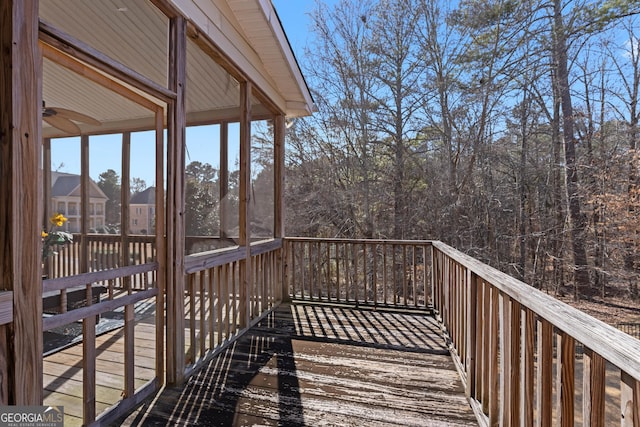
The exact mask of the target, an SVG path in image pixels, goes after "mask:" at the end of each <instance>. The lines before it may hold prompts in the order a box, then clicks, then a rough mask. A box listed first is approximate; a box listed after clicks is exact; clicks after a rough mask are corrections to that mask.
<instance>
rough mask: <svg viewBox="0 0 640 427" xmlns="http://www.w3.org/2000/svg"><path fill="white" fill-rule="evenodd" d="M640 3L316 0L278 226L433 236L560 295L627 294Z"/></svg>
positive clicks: (634, 210)
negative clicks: (300, 113)
mask: <svg viewBox="0 0 640 427" xmlns="http://www.w3.org/2000/svg"><path fill="white" fill-rule="evenodd" d="M639 12H640V1H635V0H626V1H624V0H622V1H621V0H606V1H587V0H574V1H566V0H521V1H515V0H511V1H510V0H461V1H459V2H449V1H440V0H434V1H432V0H362V1H361V0H341V1H339V2H338V3H337V4H336V5H335V6H328V5H326V4H324V3H323V2H321V1H318V2H317V3H316V7H315V10H314V12H313V14H312V20H313V25H312V28H310V31H313V33H314V38H313V42H311V43H310V44H309V45H308V46H307V47H306V50H305V55H304V56H303V57H301V58H298V60H299V61H300V65H301V68H302V70H303V73H304V75H305V77H306V79H307V83H308V85H309V87H310V89H311V91H312V93H313V96H314V100H315V103H316V105H317V107H318V112H317V113H316V114H314V115H313V116H312V117H310V118H305V119H299V120H296V121H295V123H294V124H293V126H291V128H290V129H289V130H288V134H287V143H288V150H287V156H288V157H287V181H286V183H287V188H286V192H285V194H286V197H287V200H286V206H287V213H286V215H287V222H286V224H287V230H286V233H287V235H288V236H311V237H346V238H392V239H437V240H442V241H444V242H445V243H448V244H450V245H452V246H454V247H456V248H457V249H459V250H461V251H463V252H466V253H468V254H469V255H471V256H473V257H475V258H477V259H479V260H481V261H484V262H486V263H488V264H490V265H492V266H494V267H497V268H499V269H500V270H502V271H504V272H506V273H508V274H510V275H512V276H514V277H517V278H520V279H521V280H523V281H525V282H526V283H529V284H531V285H532V286H535V287H537V288H540V289H544V290H547V291H549V292H554V293H555V294H557V295H564V294H568V295H572V296H573V297H574V298H575V299H581V298H582V299H591V298H594V297H608V296H615V297H625V298H628V297H631V298H634V299H638V298H639V297H640V290H639V289H638V285H637V282H638V278H639V276H640V275H639V274H638V273H639V271H638V267H639V264H640V257H639V249H640V248H639V247H638V246H639V245H640V222H639V221H638V216H639V215H640V197H639V192H640V188H639V184H640V170H639V169H640V157H639V153H638V148H639V147H637V145H638V143H639V141H638V138H639V137H640V134H639V132H638V121H639V119H640V110H639V108H640V107H639V106H638V101H639V98H640V95H639V91H640V43H639V41H638V38H639V37H640V28H639V27H640V26H639V23H640V21H639V16H636V14H637V13H639Z"/></svg>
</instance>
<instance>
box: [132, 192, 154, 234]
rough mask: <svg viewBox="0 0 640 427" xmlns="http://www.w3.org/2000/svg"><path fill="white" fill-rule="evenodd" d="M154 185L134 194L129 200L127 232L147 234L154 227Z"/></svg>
mask: <svg viewBox="0 0 640 427" xmlns="http://www.w3.org/2000/svg"><path fill="white" fill-rule="evenodd" d="M155 219H156V187H149V188H147V189H146V190H144V191H141V192H139V193H136V194H134V195H133V196H132V197H131V201H130V202H129V233H131V234H149V233H151V232H152V230H153V229H154V227H155Z"/></svg>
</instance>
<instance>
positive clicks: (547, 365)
mask: <svg viewBox="0 0 640 427" xmlns="http://www.w3.org/2000/svg"><path fill="white" fill-rule="evenodd" d="M537 347H538V348H537V350H536V354H537V358H538V360H537V363H538V367H537V369H536V398H535V400H536V414H537V416H536V424H535V425H536V427H551V421H552V416H553V408H552V400H551V399H552V396H553V393H552V391H553V326H552V325H551V323H549V322H548V321H546V320H544V319H540V321H539V322H538V339H537Z"/></svg>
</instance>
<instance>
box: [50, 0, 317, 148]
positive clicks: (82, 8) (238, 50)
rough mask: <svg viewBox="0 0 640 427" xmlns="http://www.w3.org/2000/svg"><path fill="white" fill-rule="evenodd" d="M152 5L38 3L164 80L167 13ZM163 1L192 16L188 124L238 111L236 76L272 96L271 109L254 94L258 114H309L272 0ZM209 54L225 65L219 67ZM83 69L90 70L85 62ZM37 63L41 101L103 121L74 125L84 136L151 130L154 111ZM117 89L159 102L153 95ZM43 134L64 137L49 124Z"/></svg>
mask: <svg viewBox="0 0 640 427" xmlns="http://www.w3.org/2000/svg"><path fill="white" fill-rule="evenodd" d="M152 3H153V2H151V1H147V0H135V1H124V0H103V1H100V2H87V1H85V0H47V1H46V2H40V19H41V20H42V21H43V22H45V23H47V24H49V25H50V26H51V27H53V28H58V29H60V30H61V31H62V32H63V33H66V34H69V36H70V37H71V38H73V39H75V40H78V41H80V42H82V43H86V44H87V45H88V46H91V47H93V48H95V49H96V50H98V51H100V52H101V53H103V54H104V55H105V56H107V57H109V58H112V59H114V60H115V61H117V62H118V63H122V64H123V66H124V67H127V68H129V69H131V70H133V71H135V72H136V73H138V74H140V75H141V76H145V77H146V78H148V79H149V80H150V81H153V82H155V83H156V84H158V85H160V86H163V87H166V86H167V81H168V71H167V69H168V65H167V64H168V47H167V46H168V19H167V18H166V17H165V16H164V15H163V14H162V13H161V12H160V10H158V9H157V8H155V7H154V6H153V5H152ZM165 4H169V5H172V6H173V8H174V9H175V10H176V11H178V12H179V13H180V14H182V15H183V16H184V17H185V19H186V21H187V23H188V33H187V35H188V40H189V41H188V44H187V52H188V54H187V55H186V57H187V79H188V80H187V86H186V92H187V123H188V124H203V123H215V122H220V121H233V120H234V118H237V117H239V111H240V110H239V99H238V96H237V94H238V93H239V92H238V81H237V80H239V79H246V80H248V81H250V82H252V84H253V85H254V87H256V88H257V90H258V91H259V93H260V94H261V95H262V96H263V97H264V98H266V99H268V104H269V107H267V106H266V105H265V103H263V102H260V100H258V99H254V100H253V101H252V102H254V103H255V105H254V106H253V107H252V113H253V115H254V117H256V118H261V117H265V118H266V117H268V116H270V115H272V114H273V111H274V110H276V111H277V112H278V113H283V114H284V115H286V116H288V117H300V116H306V115H309V114H311V113H312V112H313V111H314V109H315V106H314V104H313V99H312V97H311V94H310V92H309V89H308V87H307V85H306V83H305V80H304V77H303V76H302V73H301V71H300V68H299V66H298V63H297V61H296V58H295V56H294V54H293V52H292V49H291V46H290V45H289V42H288V40H287V37H286V35H285V33H284V30H283V28H282V25H281V23H280V20H279V19H278V17H277V14H276V12H275V9H274V8H273V5H272V4H271V1H270V0H171V1H167V2H165ZM202 42H205V43H206V44H207V45H208V46H211V48H212V49H213V50H215V55H211V52H208V53H207V52H205V51H203V50H201V49H200V46H201V44H202ZM199 45H200V46H199ZM213 57H216V58H218V59H217V61H218V63H219V62H221V61H222V62H224V63H225V64H224V65H220V64H216V62H215V61H214V59H213ZM82 67H84V69H91V66H90V65H87V64H82V65H81V67H80V68H82ZM230 68H232V69H234V70H237V72H238V73H237V74H236V76H233V75H230V74H229V73H228V70H229V69H230ZM43 70H44V71H43V99H44V100H45V102H46V104H47V105H48V106H57V107H63V108H66V109H70V110H74V111H78V112H80V113H83V114H86V115H89V116H92V117H94V118H96V119H97V120H99V121H100V122H101V123H102V125H101V126H100V127H97V126H92V125H87V124H81V123H78V124H79V125H80V127H81V129H82V132H83V133H105V132H111V131H113V132H117V131H123V130H142V129H151V128H153V127H154V124H155V118H154V112H153V111H150V110H149V109H148V108H145V106H144V105H141V104H140V103H136V102H132V101H131V100H130V99H123V98H122V96H121V95H119V94H118V93H115V92H114V91H113V88H111V87H108V85H107V86H105V85H104V84H102V85H101V84H97V83H96V81H91V80H90V79H87V78H84V77H81V76H79V75H78V71H77V70H76V71H70V69H69V66H68V65H67V66H65V65H61V64H59V63H57V62H56V60H55V59H52V58H51V57H49V58H48V57H46V56H45V60H44V66H43ZM91 71H95V70H91ZM85 77H86V76H85ZM123 86H124V87H125V88H127V89H128V90H132V91H133V92H137V94H138V95H139V96H141V97H143V98H148V99H150V100H151V102H156V103H157V104H158V105H160V106H163V105H164V103H163V102H159V101H158V100H157V99H153V97H152V96H149V94H145V93H141V92H140V91H139V90H137V89H136V88H132V87H127V85H126V84H123ZM205 95H206V96H205ZM143 104H144V103H143ZM43 135H44V136H45V137H58V136H67V135H66V134H64V133H61V132H60V131H58V130H57V129H55V128H53V127H51V126H48V125H46V124H44V125H43Z"/></svg>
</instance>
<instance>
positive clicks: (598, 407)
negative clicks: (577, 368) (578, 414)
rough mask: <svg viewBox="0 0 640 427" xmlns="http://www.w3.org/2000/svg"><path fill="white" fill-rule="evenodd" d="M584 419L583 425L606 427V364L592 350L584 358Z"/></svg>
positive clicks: (585, 352) (585, 351)
mask: <svg viewBox="0 0 640 427" xmlns="http://www.w3.org/2000/svg"><path fill="white" fill-rule="evenodd" d="M582 371H583V377H582V378H583V379H582V384H583V386H582V396H583V398H582V419H583V423H582V424H583V425H585V426H593V427H602V426H604V414H605V412H604V396H605V362H604V359H603V358H602V357H601V356H600V355H599V354H598V353H596V352H594V351H593V350H591V349H590V348H587V347H585V348H584V354H583V356H582Z"/></svg>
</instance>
